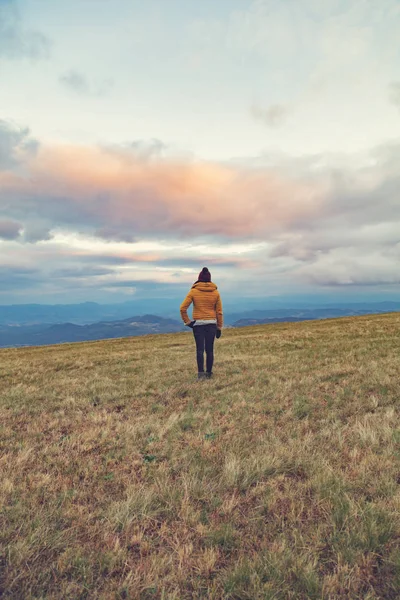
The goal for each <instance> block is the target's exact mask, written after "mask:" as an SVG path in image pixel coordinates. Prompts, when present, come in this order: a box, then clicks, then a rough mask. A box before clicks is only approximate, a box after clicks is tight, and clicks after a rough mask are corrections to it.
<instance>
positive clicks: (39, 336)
mask: <svg viewBox="0 0 400 600" xmlns="http://www.w3.org/2000/svg"><path fill="white" fill-rule="evenodd" d="M88 304H90V303H88ZM29 306H35V305H29ZM37 306H38V307H40V310H39V308H38V309H37V314H38V313H39V312H40V319H39V321H40V320H41V319H42V318H44V316H45V308H46V307H45V306H44V305H37ZM67 306H68V305H66V306H61V307H59V306H58V307H57V305H56V306H52V307H49V309H50V310H49V313H50V317H49V322H47V323H42V322H39V323H29V324H25V323H24V322H22V323H18V322H15V321H16V318H15V317H16V315H15V314H14V315H12V316H11V319H10V321H8V322H7V318H6V316H5V315H4V312H3V315H2V318H3V322H2V321H1V320H0V348H7V347H18V346H43V345H49V344H60V343H66V342H83V341H92V340H101V339H110V338H119V337H131V336H140V335H148V334H155V333H175V332H178V331H184V330H185V327H184V325H183V324H182V322H181V321H178V320H177V319H171V318H165V317H159V316H156V315H144V316H135V317H129V318H125V319H122V320H121V319H119V320H101V321H99V322H96V323H93V322H92V323H86V324H77V323H72V322H66V323H65V322H58V323H53V322H52V319H56V318H57V311H59V314H63V313H64V312H65V311H66V309H67ZM71 306H72V307H73V306H74V305H71ZM75 306H79V307H82V305H75ZM84 306H85V309H86V305H84ZM95 306H96V307H100V308H103V310H104V307H102V305H95ZM3 308H10V307H0V315H1V309H3ZM87 308H89V307H87ZM71 311H72V312H73V308H71V307H70V312H71ZM96 311H97V308H96V310H94V313H96ZM397 311H400V302H379V303H370V304H369V303H358V304H349V305H347V306H346V305H340V306H333V307H321V308H274V309H265V310H249V311H243V312H237V313H228V314H226V315H225V324H226V325H227V326H229V327H245V326H248V325H260V324H265V323H279V322H294V321H309V320H315V319H329V318H337V317H346V316H357V315H365V314H374V313H385V312H397ZM28 312H29V311H28ZM81 314H82V313H81ZM31 316H32V311H31ZM88 316H89V313H88V314H87V317H88ZM92 318H93V314H92Z"/></svg>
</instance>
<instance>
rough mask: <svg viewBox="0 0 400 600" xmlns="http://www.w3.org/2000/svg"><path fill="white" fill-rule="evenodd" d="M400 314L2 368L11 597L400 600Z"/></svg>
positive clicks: (2, 583) (32, 352) (2, 506)
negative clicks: (205, 368) (205, 360)
mask: <svg viewBox="0 0 400 600" xmlns="http://www.w3.org/2000/svg"><path fill="white" fill-rule="evenodd" d="M399 331H400V314H392V315H379V316H370V317H359V318H345V319H339V320H329V321H315V322H305V323H296V324H276V325H267V326H258V327H251V328H244V329H236V330H233V329H232V330H226V331H225V332H224V334H223V337H222V338H221V339H220V340H217V341H216V364H215V377H214V379H213V380H210V381H199V382H198V381H197V380H196V379H195V375H196V367H195V354H194V342H193V338H192V336H191V334H190V333H189V332H188V333H182V334H174V335H163V336H149V337H146V338H130V339H121V340H110V341H104V342H90V343H84V344H70V345H63V346H54V347H42V348H30V349H23V348H20V349H11V350H10V349H8V350H1V351H0V397H1V404H0V440H1V458H0V461H1V462H0V469H1V489H0V526H1V527H0V529H1V533H0V535H1V538H0V595H1V594H3V597H4V598H18V599H33V598H35V599H39V598H40V599H44V598H46V599H48V598H49V599H67V598H71V599H81V598H99V599H106V598H112V599H129V598H131V599H162V598H164V599H170V600H172V599H174V600H184V599H190V598H206V599H211V600H212V599H214V600H216V599H228V598H229V599H231V598H232V599H249V600H256V599H271V600H272V599H289V598H296V599H297V598H299V599H303V598H304V599H306V598H315V599H335V598H363V599H368V600H372V599H382V598H389V599H390V598H393V599H394V598H400V591H399V590H400V493H399V489H400V418H399V406H400V402H399V400H400V335H399Z"/></svg>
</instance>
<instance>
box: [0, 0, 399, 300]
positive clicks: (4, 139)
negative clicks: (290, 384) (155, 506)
mask: <svg viewBox="0 0 400 600" xmlns="http://www.w3.org/2000/svg"><path fill="white" fill-rule="evenodd" d="M399 31H400V2H399V0H380V1H379V2H376V1H375V0H324V2H321V1H320V0H280V1H277V0H218V2H215V0H202V2H198V0H146V2H143V1H142V0H69V2H61V0H0V304H12V303H15V304H20V303H30V302H39V303H69V302H71V303H72V302H83V301H97V302H110V301H113V302H118V301H120V302H123V301H127V300H130V299H133V298H146V297H149V298H150V297H151V298H157V297H159V298H160V301H162V298H163V297H168V298H175V297H176V298H178V297H180V296H181V295H182V294H183V293H184V292H185V291H186V290H187V289H188V288H189V287H190V285H191V284H192V283H193V281H195V280H196V279H197V274H198V272H199V271H200V270H201V268H202V267H203V266H208V267H209V269H210V271H211V273H212V277H213V280H214V281H215V282H216V283H217V285H218V286H219V288H220V290H221V294H226V295H227V296H229V298H230V299H231V300H232V299H233V298H235V297H237V298H253V299H254V298H260V299H263V298H270V297H293V298H296V297H300V296H301V295H303V296H304V295H307V296H310V297H313V296H315V297H316V298H317V297H329V298H335V299H336V300H340V299H341V300H343V301H348V300H350V299H357V300H361V299H371V298H376V299H389V298H400V268H399V265H400V195H399V189H400V36H399V35H398V32H399Z"/></svg>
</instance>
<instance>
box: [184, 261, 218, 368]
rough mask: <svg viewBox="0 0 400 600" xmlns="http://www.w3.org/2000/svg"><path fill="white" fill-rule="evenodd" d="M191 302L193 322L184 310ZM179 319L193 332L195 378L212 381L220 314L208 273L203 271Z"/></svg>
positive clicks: (205, 269) (185, 301) (216, 293)
mask: <svg viewBox="0 0 400 600" xmlns="http://www.w3.org/2000/svg"><path fill="white" fill-rule="evenodd" d="M192 302H193V320H192V321H191V320H190V318H189V317H188V314H187V310H188V308H189V306H190V305H191V304H192ZM180 311H181V317H182V320H183V322H184V323H185V325H187V327H191V328H192V329H193V335H194V339H195V341H196V357H197V371H198V374H197V377H198V379H209V378H210V377H212V368H213V363H214V340H215V338H216V337H217V338H219V337H221V330H222V326H223V313H222V302H221V296H220V295H219V291H218V288H217V286H216V285H215V283H213V282H212V281H211V273H210V271H209V270H208V269H207V267H204V268H203V269H202V270H201V271H200V273H199V277H198V279H197V281H196V282H195V283H194V284H193V285H192V287H191V290H190V292H189V293H188V295H187V296H186V298H185V299H184V301H183V302H182V304H181V308H180ZM204 351H205V352H206V372H204Z"/></svg>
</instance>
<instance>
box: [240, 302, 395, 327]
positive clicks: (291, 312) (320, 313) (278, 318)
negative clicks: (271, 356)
mask: <svg viewBox="0 0 400 600" xmlns="http://www.w3.org/2000/svg"><path fill="white" fill-rule="evenodd" d="M397 311H400V302H381V303H377V304H373V305H372V304H367V303H366V304H355V305H349V306H344V307H332V308H310V309H305V308H291V309H289V308H288V309H285V308H282V309H274V310H253V311H250V312H249V313H248V314H246V315H239V314H238V315H237V316H238V317H239V318H238V319H236V320H235V321H234V323H233V326H234V327H246V326H248V325H262V324H265V323H281V322H288V323H293V322H296V321H312V320H316V319H335V318H338V317H352V316H359V315H367V314H374V313H375V314H376V313H385V312H397Z"/></svg>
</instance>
